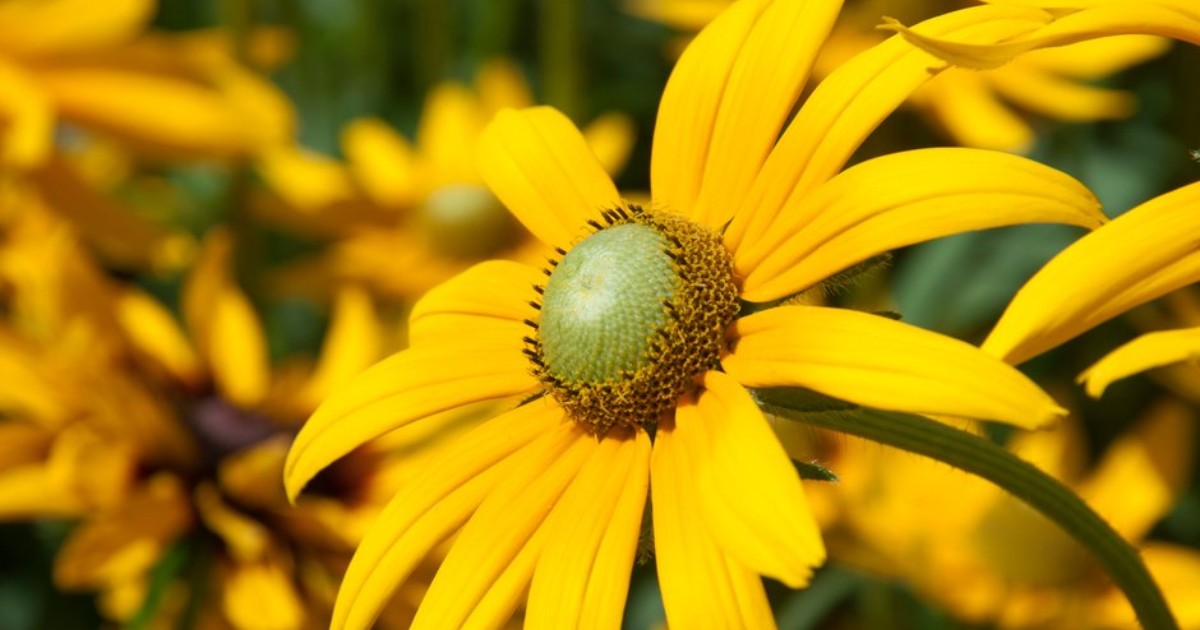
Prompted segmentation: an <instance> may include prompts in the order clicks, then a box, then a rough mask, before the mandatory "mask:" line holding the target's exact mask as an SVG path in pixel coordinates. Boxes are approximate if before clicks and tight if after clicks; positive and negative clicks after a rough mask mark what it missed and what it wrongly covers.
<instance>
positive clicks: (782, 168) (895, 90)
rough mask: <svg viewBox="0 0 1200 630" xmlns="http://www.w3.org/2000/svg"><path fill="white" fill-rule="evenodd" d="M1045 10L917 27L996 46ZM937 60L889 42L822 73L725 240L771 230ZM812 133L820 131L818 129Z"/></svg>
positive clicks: (988, 13)
mask: <svg viewBox="0 0 1200 630" xmlns="http://www.w3.org/2000/svg"><path fill="white" fill-rule="evenodd" d="M1049 19H1050V18H1049V16H1048V15H1046V14H1045V13H1044V12H1042V11H1037V10H1034V9H1021V8H1017V7H974V8H971V9H966V10H963V11H956V12H954V13H949V14H946V15H943V16H940V17H937V18H934V19H931V20H928V21H926V22H922V23H921V24H920V25H918V27H917V28H918V29H920V30H921V32H923V33H928V34H930V35H935V36H943V35H950V36H962V37H968V38H971V40H972V41H985V42H990V41H998V40H1002V39H1004V38H1006V37H1012V36H1014V35H1019V34H1021V33H1025V32H1028V31H1030V30H1033V29H1035V28H1037V27H1038V26H1040V25H1041V24H1043V23H1045V22H1046V21H1048V20H1049ZM939 65H940V62H939V61H938V60H937V59H936V58H934V57H932V56H930V55H928V54H926V53H924V52H922V51H920V50H916V49H914V48H913V47H912V46H909V45H908V44H907V43H906V42H905V41H904V40H903V39H902V38H899V37H893V38H891V39H889V40H887V41H885V42H882V43H880V44H878V45H876V46H874V47H872V48H869V49H867V50H865V51H863V52H861V53H859V54H858V55H856V56H855V57H853V58H852V59H851V60H850V61H848V62H846V63H845V64H843V65H841V66H839V67H838V68H837V69H836V70H834V71H833V72H832V73H831V74H830V75H829V76H827V77H826V78H825V79H824V80H823V81H821V83H820V84H819V85H818V86H817V88H816V89H815V90H814V91H813V93H812V95H811V96H809V97H808V99H807V100H806V101H805V102H804V105H802V106H801V108H800V111H799V112H797V114H796V116H795V117H794V118H793V119H792V122H791V123H789V124H788V126H787V129H786V130H785V131H784V133H783V136H782V137H781V138H780V140H779V142H778V143H777V144H776V146H775V149H774V150H773V151H771V155H770V156H769V157H768V158H767V160H766V163H765V164H763V167H762V169H761V170H760V171H759V173H758V177H757V178H756V179H755V181H754V184H753V186H752V187H751V188H750V191H749V193H748V194H747V195H745V197H744V198H743V199H742V200H741V201H740V202H739V203H738V206H737V208H736V211H735V212H734V215H733V222H732V223H730V225H729V229H728V230H727V231H726V232H725V243H726V245H727V246H728V247H729V248H730V250H731V251H737V250H738V249H739V248H740V247H741V246H742V245H741V244H742V243H744V242H750V243H753V242H755V241H757V240H758V239H760V238H762V237H763V236H764V235H765V234H768V233H770V232H772V231H774V230H773V228H772V225H773V223H774V220H775V217H776V215H778V214H779V212H780V211H781V209H782V208H783V207H784V206H785V205H787V204H788V203H796V202H789V198H791V199H800V198H803V197H804V196H806V195H808V194H810V193H811V192H812V190H813V189H814V188H816V187H817V186H819V185H820V184H822V183H824V182H825V181H826V180H828V179H829V178H830V177H832V176H833V175H834V174H835V173H837V172H838V171H839V170H841V168H842V166H844V165H845V163H846V160H848V159H849V158H850V156H851V154H853V153H854V151H855V150H856V149H857V148H858V147H859V145H861V144H862V142H863V140H865V139H866V137H867V135H869V134H870V133H871V131H872V130H873V129H875V127H876V126H877V125H879V123H880V122H882V121H883V119H884V118H886V117H887V116H888V115H889V114H891V113H892V111H893V110H895V109H896V107H898V106H899V105H900V103H902V102H904V100H905V99H907V98H908V96H909V95H910V94H911V93H912V91H913V90H915V89H916V88H918V87H919V86H921V84H923V83H924V82H925V81H927V80H928V79H929V77H930V76H932V74H933V73H932V72H931V71H930V70H931V69H934V70H935V71H936V68H937V67H938V66H939ZM815 130H820V131H819V132H817V131H815Z"/></svg>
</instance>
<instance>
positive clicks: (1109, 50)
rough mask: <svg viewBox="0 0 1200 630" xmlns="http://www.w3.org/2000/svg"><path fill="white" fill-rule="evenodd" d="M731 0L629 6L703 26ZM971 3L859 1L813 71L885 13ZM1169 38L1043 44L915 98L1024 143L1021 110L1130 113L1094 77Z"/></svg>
mask: <svg viewBox="0 0 1200 630" xmlns="http://www.w3.org/2000/svg"><path fill="white" fill-rule="evenodd" d="M729 4H730V0H706V1H704V2H695V1H694V0H633V1H632V2H631V3H630V6H631V9H632V10H633V11H634V12H635V13H637V14H639V15H642V16H644V17H647V18H649V19H654V20H658V21H661V22H664V23H666V24H669V25H671V26H674V27H676V28H680V29H683V30H696V29H698V28H699V27H700V26H702V25H703V24H705V23H707V21H708V20H710V19H712V17H715V16H716V14H717V13H718V12H719V11H720V9H721V8H722V7H723V6H728V5H729ZM964 4H965V3H963V2H954V1H946V0H910V1H907V2H895V1H891V2H884V1H871V0H867V1H865V2H858V3H856V4H854V5H853V7H852V8H851V9H849V10H847V11H846V12H844V13H843V15H842V18H841V20H840V21H839V23H838V25H837V26H836V28H835V29H834V31H833V34H832V35H831V37H830V41H829V42H828V43H827V45H826V47H825V50H824V51H823V53H822V55H821V56H820V58H819V59H818V61H817V64H816V66H815V68H814V73H815V74H816V75H817V76H825V75H826V74H828V73H829V72H830V71H831V70H832V69H833V68H836V67H837V66H838V65H840V64H841V63H842V62H844V61H845V60H846V59H848V58H850V57H851V56H853V55H854V54H855V53H857V52H859V51H861V50H863V49H866V48H869V47H870V46H872V45H874V44H876V43H878V42H879V41H880V40H881V36H880V35H879V33H878V32H877V31H875V30H874V27H875V25H876V24H878V23H879V20H880V18H881V17H882V16H885V15H886V16H893V17H903V18H905V19H909V20H912V19H919V18H921V17H927V16H929V15H934V14H936V13H938V12H943V11H948V10H952V9H956V8H959V7H962V6H963V5H964ZM1014 4H1019V3H1014ZM1168 45H1169V41H1168V40H1164V39H1161V38H1156V37H1148V36H1142V35H1131V36H1126V37H1114V38H1106V39H1103V40H1097V41H1090V42H1085V43H1079V44H1076V45H1071V46H1064V47H1062V48H1058V49H1055V50H1045V51H1038V52H1036V53H1032V54H1029V55H1025V56H1022V57H1020V58H1018V59H1016V60H1014V61H1013V63H1009V64H1005V65H1004V66H1002V67H997V68H994V69H993V70H991V71H990V72H983V73H981V72H970V71H965V70H960V69H950V70H947V71H944V72H941V73H940V74H939V75H938V76H937V77H936V78H934V79H933V80H931V81H929V82H928V83H927V84H925V85H924V86H922V87H921V88H920V89H918V90H915V91H914V92H913V93H912V95H911V96H910V98H909V101H908V104H909V105H910V106H912V107H913V109H914V110H915V111H917V112H918V113H920V114H921V115H922V116H924V117H925V118H927V119H928V120H929V121H930V123H931V124H932V125H933V126H934V127H936V128H938V129H940V130H941V131H943V132H944V133H945V134H946V135H947V136H949V137H950V138H951V139H953V140H954V142H956V143H957V144H959V145H962V146H968V147H976V148H983V149H996V150H1002V151H1014V152H1015V151H1024V150H1028V149H1029V148H1030V147H1031V146H1032V145H1033V142H1034V140H1035V137H1036V132H1035V129H1034V127H1035V125H1036V123H1035V122H1031V121H1030V120H1028V116H1026V115H1023V114H1022V112H1027V113H1031V114H1035V115H1037V116H1040V117H1043V118H1045V119H1049V120H1060V121H1069V122H1081V121H1093V120H1107V119H1120V118H1126V117H1128V116H1129V115H1130V114H1132V113H1133V111H1134V108H1135V105H1136V104H1135V102H1134V98H1133V96H1132V95H1131V94H1129V93H1127V92H1124V91H1121V90H1114V89H1109V88H1103V87H1098V86H1094V85H1089V84H1088V83H1087V81H1090V80H1095V79H1100V78H1103V77H1106V76H1109V75H1112V74H1115V73H1117V72H1120V71H1122V70H1124V69H1126V68H1129V67H1131V66H1134V65H1137V64H1139V63H1142V62H1144V61H1146V60H1148V59H1152V58H1154V57H1156V56H1158V55H1160V54H1162V52H1163V51H1164V50H1166V48H1167V46H1168Z"/></svg>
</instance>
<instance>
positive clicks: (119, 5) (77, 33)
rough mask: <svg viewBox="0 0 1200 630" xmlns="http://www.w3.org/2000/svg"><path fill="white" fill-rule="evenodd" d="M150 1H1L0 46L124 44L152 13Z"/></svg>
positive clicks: (23, 50)
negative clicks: (0, 34) (1, 34)
mask: <svg viewBox="0 0 1200 630" xmlns="http://www.w3.org/2000/svg"><path fill="white" fill-rule="evenodd" d="M154 6H155V3H154V2H153V0H112V1H111V2H103V3H98V2H90V1H89V0H43V1H42V2H5V3H3V4H0V33H3V36H0V50H2V51H4V53H6V54H16V55H20V56H26V55H27V56H32V57H38V56H45V55H53V54H65V53H78V52H85V51H88V50H92V49H96V48H101V47H104V46H112V45H115V44H119V43H122V42H124V41H126V40H128V39H130V38H132V37H133V36H134V35H136V34H137V33H138V32H139V31H140V30H142V29H143V28H144V27H145V25H146V23H147V22H149V21H150V19H151V18H152V17H154Z"/></svg>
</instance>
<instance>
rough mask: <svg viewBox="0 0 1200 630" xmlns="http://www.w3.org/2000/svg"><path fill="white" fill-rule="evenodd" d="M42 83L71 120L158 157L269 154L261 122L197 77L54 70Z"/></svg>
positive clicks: (106, 69)
mask: <svg viewBox="0 0 1200 630" xmlns="http://www.w3.org/2000/svg"><path fill="white" fill-rule="evenodd" d="M39 79H40V82H41V85H42V86H43V88H44V89H45V90H46V92H47V93H48V94H50V95H51V97H52V98H53V99H54V102H55V104H56V105H57V107H58V110H59V112H60V114H61V116H62V117H63V118H65V119H67V120H70V121H72V122H75V123H76V124H79V125H82V126H84V127H89V128H92V129H96V130H99V131H103V132H105V133H109V134H112V135H114V136H117V137H118V138H120V139H121V140H123V141H125V142H127V143H130V144H131V145H133V146H134V147H135V148H136V149H138V150H139V151H143V152H147V153H150V154H152V155H155V156H162V157H168V158H191V157H217V158H230V157H236V156H240V155H245V154H246V153H248V152H250V151H252V150H256V149H259V148H261V147H262V145H263V143H264V142H265V140H266V139H267V138H264V137H262V134H263V132H264V131H265V130H264V129H263V128H262V127H260V126H259V125H258V124H257V123H259V122H260V121H258V120H255V119H254V118H252V117H251V116H250V115H248V112H247V111H245V110H244V108H242V107H240V106H239V105H238V104H237V103H236V102H235V101H233V100H232V99H230V98H228V97H226V96H225V95H222V94H221V93H220V92H219V91H217V90H216V89H215V88H212V87H207V86H204V85H202V84H200V83H198V82H197V81H196V80H195V79H192V78H186V77H177V76H171V75H166V74H161V75H156V74H151V73H147V72H141V71H134V70H128V69H124V68H119V67H106V66H97V67H85V66H80V67H74V66H66V67H62V68H53V69H48V70H46V71H44V72H43V73H42V74H41V75H40V77H39ZM272 139H273V138H272Z"/></svg>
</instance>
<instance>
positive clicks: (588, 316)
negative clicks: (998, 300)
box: [526, 206, 738, 435]
mask: <svg viewBox="0 0 1200 630" xmlns="http://www.w3.org/2000/svg"><path fill="white" fill-rule="evenodd" d="M604 219H605V221H606V223H607V225H604V224H600V223H594V224H593V225H594V226H595V227H597V231H596V232H595V233H593V234H591V235H590V236H588V237H587V238H585V239H583V240H582V241H580V242H579V243H578V244H576V245H575V246H574V247H573V248H572V249H571V251H569V252H567V251H564V250H559V253H560V254H562V256H563V257H562V259H561V260H560V261H557V262H555V263H553V264H554V267H553V269H552V270H548V273H549V275H550V279H549V280H548V281H547V282H546V285H545V287H539V288H538V290H539V292H540V293H541V294H542V300H541V302H540V309H541V318H540V321H538V322H532V321H531V322H529V323H530V325H532V326H534V327H535V328H536V330H537V335H536V338H533V337H530V338H527V339H526V341H527V343H528V344H529V346H530V347H529V348H528V349H527V351H526V353H527V354H528V355H529V357H530V360H531V361H532V362H533V365H534V372H535V374H537V375H538V377H539V378H540V379H541V380H542V382H543V384H544V385H545V386H546V389H547V390H548V391H549V392H550V394H551V395H553V396H554V397H555V398H556V399H557V400H558V401H559V403H561V404H562V405H563V407H564V408H565V409H566V410H567V412H568V413H569V414H570V415H571V417H572V418H574V419H575V420H577V421H579V422H582V423H584V424H586V425H587V426H588V428H589V429H590V430H592V431H594V432H595V433H597V434H600V435H603V434H604V433H607V432H608V431H609V430H610V429H612V428H613V427H616V426H626V427H639V426H640V427H648V426H650V425H652V424H654V423H656V422H657V421H658V419H659V418H660V417H661V416H662V414H664V413H666V412H669V411H670V410H672V409H673V408H674V406H675V403H676V401H678V399H679V397H680V396H681V395H682V394H683V393H684V392H686V391H687V390H688V389H689V388H690V387H692V386H693V384H694V381H695V378H696V377H697V376H699V375H701V374H703V373H704V371H706V370H709V369H712V368H714V367H716V366H717V365H718V363H719V361H720V355H721V349H722V343H723V337H724V331H725V328H726V327H727V326H728V325H729V322H731V321H732V320H733V317H734V316H735V315H736V313H737V304H738V302H737V287H736V285H735V284H734V282H733V271H732V268H733V266H732V261H731V260H730V258H729V254H728V252H726V251H725V248H724V246H723V245H722V244H721V241H720V239H719V238H718V237H717V236H716V235H714V234H712V233H710V232H709V231H707V230H706V229H704V228H703V227H701V226H699V225H696V224H694V223H692V222H690V221H688V220H686V219H683V218H681V217H678V216H675V215H671V214H665V213H653V212H645V211H643V210H642V209H641V208H638V207H636V206H634V207H630V208H628V209H625V208H621V209H618V210H612V211H607V212H605V213H604Z"/></svg>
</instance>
